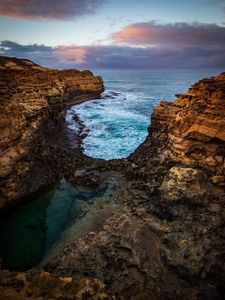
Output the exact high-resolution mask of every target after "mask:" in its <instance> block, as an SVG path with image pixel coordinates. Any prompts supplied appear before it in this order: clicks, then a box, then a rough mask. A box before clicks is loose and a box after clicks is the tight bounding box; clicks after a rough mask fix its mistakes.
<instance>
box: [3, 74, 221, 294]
mask: <svg viewBox="0 0 225 300" xmlns="http://www.w3.org/2000/svg"><path fill="white" fill-rule="evenodd" d="M54 72H55V71H54ZM224 101H225V75H224V73H223V74H221V75H219V76H217V77H214V78H210V79H204V80H201V81H200V82H198V83H197V84H195V85H194V86H193V87H192V88H191V89H190V90H189V91H188V92H187V93H186V94H183V95H178V96H177V99H176V100H175V102H173V103H169V102H161V103H160V104H159V105H157V106H156V107H155V109H154V112H153V114H152V122H151V126H150V128H149V135H148V137H147V138H146V140H145V142H144V143H143V144H142V145H140V147H139V148H138V149H137V150H136V151H135V152H134V153H133V154H132V155H130V157H128V158H127V159H123V160H112V161H100V160H86V159H85V160H84V163H83V164H80V165H78V164H72V165H71V169H72V171H70V172H69V174H67V175H68V176H67V178H68V179H70V181H71V182H72V183H74V184H78V185H84V186H88V187H92V188H93V187H96V186H98V184H99V183H101V182H102V181H103V179H104V178H106V176H110V174H111V173H112V172H113V176H114V177H115V178H119V179H118V180H119V181H120V182H123V184H122V185H121V191H120V193H119V195H117V197H114V198H113V201H109V202H107V203H105V204H104V203H103V202H101V205H99V211H98V210H96V205H93V209H92V208H91V206H90V207H89V210H88V212H87V213H86V215H85V216H86V217H87V218H88V215H91V222H92V223H91V222H90V223H89V226H90V230H89V232H88V233H87V231H85V230H86V229H87V226H86V225H87V222H83V223H85V224H84V227H82V226H80V227H79V237H77V236H76V235H74V236H72V237H73V238H72V237H71V236H70V239H69V240H68V243H67V244H66V245H65V246H63V249H59V251H57V249H56V250H55V252H54V255H49V256H48V258H47V259H45V260H44V261H42V263H41V265H40V266H41V268H42V271H43V270H44V271H45V272H48V274H49V276H50V277H49V278H51V277H52V276H53V277H54V278H56V280H59V279H60V278H78V277H79V278H83V279H82V280H85V278H92V280H96V284H97V286H96V289H97V290H101V288H103V290H104V288H105V287H106V290H107V293H108V294H109V295H113V296H112V299H116V300H127V299H132V300H141V299H143V300H144V299H146V300H147V299H166V300H167V299H168V300H174V299H177V300H182V299H183V300H187V299H188V300H203V299H207V300H214V299H218V300H222V299H225V296H224V295H225V263H224V255H225V250H224V249H225V221H224V220H225V187H224V120H225V107H224V105H225V102H224ZM48 118H49V116H48ZM53 124H54V126H55V123H54V122H53ZM54 126H53V127H52V128H54ZM52 130H53V129H52ZM52 132H54V130H53V131H52ZM41 137H43V135H41ZM55 143H56V145H58V142H57V141H55ZM57 151H59V153H60V155H61V153H64V155H66V157H67V159H68V157H69V156H68V155H67V154H65V152H60V151H62V149H61V148H57ZM42 155H43V154H42ZM73 159H74V157H73V158H72V159H69V160H70V161H71V162H73ZM80 159H81V160H82V159H84V156H82V154H81V155H80ZM42 168H43V165H42ZM48 172H49V170H48ZM115 208H116V209H115ZM105 212H107V213H105ZM109 212H110V213H109ZM84 220H85V219H84ZM79 222H80V224H81V223H82V219H80V221H79ZM91 224H92V225H91ZM84 232H85V233H84ZM82 233H83V234H82ZM40 266H39V267H40ZM42 271H41V270H38V269H37V268H35V269H34V274H37V275H30V280H31V281H30V287H31V290H32V289H33V283H34V282H36V281H35V279H34V278H36V277H35V276H38V278H39V276H40V277H42V276H43V275H42V274H43V273H42ZM4 272H6V271H1V273H2V274H3V275H2V276H3V277H2V278H3V279H1V282H0V286H1V289H2V291H3V292H4V293H6V292H8V291H10V293H12V295H13V296H11V298H10V297H8V299H15V297H14V295H15V294H13V293H17V292H18V291H17V288H18V287H17V286H16V285H14V283H15V278H17V277H18V276H22V277H24V276H25V277H26V276H27V275H28V274H30V272H31V271H28V272H27V273H19V275H18V274H14V273H7V274H8V275H7V276H6V275H5V274H6V273H4ZM35 272H37V273H35ZM1 273H0V274H1ZM44 274H45V273H44ZM5 277H6V278H7V280H5V281H4V278H5ZM73 282H74V281H73ZM103 283H104V287H103V286H102V284H103ZM74 284H75V282H74ZM38 286H39V285H38ZM73 288H74V285H73V284H72V285H70V287H68V293H70V290H72V289H73ZM42 289H43V290H45V288H41V290H42ZM59 289H60V290H61V285H59ZM79 289H81V287H80V286H79ZM62 290H63V287H62ZM35 295H36V294H35ZM73 295H74V296H71V297H70V294H68V297H67V295H66V296H65V299H79V298H77V296H76V293H74V294H73ZM13 297H14V298H13ZM51 297H52V298H53V299H55V298H56V299H57V297H56V296H54V294H51ZM88 297H89V298H88ZM105 297H107V295H105ZM25 299H26V298H25ZM27 299H29V298H28V297H27ZM31 299H32V298H31ZM47 299H48V298H47ZM82 299H92V298H91V297H90V296H86V298H85V296H84V297H83V298H82ZM97 299H98V298H97ZM100 299H101V298H100ZM106 299H107V298H106ZM109 299H110V298H109Z"/></svg>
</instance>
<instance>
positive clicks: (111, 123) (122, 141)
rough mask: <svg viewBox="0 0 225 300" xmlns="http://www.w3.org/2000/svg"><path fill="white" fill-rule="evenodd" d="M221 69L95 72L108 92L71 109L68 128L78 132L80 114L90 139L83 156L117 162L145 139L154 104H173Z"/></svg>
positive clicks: (87, 139)
mask: <svg viewBox="0 0 225 300" xmlns="http://www.w3.org/2000/svg"><path fill="white" fill-rule="evenodd" d="M219 73H221V70H199V71H192V70H127V69H126V70H95V71H94V74H95V75H99V76H102V78H103V80H104V85H105V92H104V93H103V94H102V96H101V98H99V99H94V100H90V101H88V102H84V103H81V104H79V105H75V106H72V107H71V108H70V109H69V110H68V111H67V114H66V123H67V126H68V127H69V128H70V129H72V130H74V131H77V130H78V127H77V124H76V123H75V121H74V119H73V115H74V114H77V115H78V116H79V118H80V120H81V121H82V122H83V123H84V125H85V130H86V131H87V136H86V138H85V139H84V141H83V147H84V153H85V154H86V155H88V156H91V157H94V158H102V159H106V160H109V159H118V158H125V157H127V156H129V155H130V154H131V153H132V152H133V151H134V150H135V149H136V148H137V147H138V146H139V145H140V144H141V143H142V142H143V141H144V140H145V138H146V136H147V134H148V131H147V129H148V127H149V125H150V116H151V113H152V110H153V107H154V105H156V104H157V103H159V102H160V101H162V100H167V101H173V100H174V99H175V95H176V94H179V93H184V92H186V91H187V90H188V88H190V87H191V85H192V84H194V83H195V82H197V81H199V80H200V79H202V78H206V77H211V76H215V75H217V74H219Z"/></svg>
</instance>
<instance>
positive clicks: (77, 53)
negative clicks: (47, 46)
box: [56, 45, 87, 65]
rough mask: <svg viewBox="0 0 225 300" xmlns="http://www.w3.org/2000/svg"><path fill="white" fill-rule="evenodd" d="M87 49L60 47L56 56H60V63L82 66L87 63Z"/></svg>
mask: <svg viewBox="0 0 225 300" xmlns="http://www.w3.org/2000/svg"><path fill="white" fill-rule="evenodd" d="M86 54H87V48H85V47H81V46H76V45H69V46H59V47H57V49H56V56H58V58H59V60H60V63H61V64H63V63H68V62H71V63H72V64H77V65H82V64H84V63H85V61H86Z"/></svg>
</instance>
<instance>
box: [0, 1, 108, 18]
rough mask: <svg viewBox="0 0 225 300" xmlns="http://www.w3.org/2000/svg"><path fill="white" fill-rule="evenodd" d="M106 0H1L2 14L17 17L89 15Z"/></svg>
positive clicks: (0, 9) (0, 11)
mask: <svg viewBox="0 0 225 300" xmlns="http://www.w3.org/2000/svg"><path fill="white" fill-rule="evenodd" d="M104 1H105V0H93V1H89V0H29V1H27V0H0V15H1V16H6V17H11V18H17V19H71V18H74V17H78V16H83V15H89V14H92V13H94V12H95V10H96V9H97V8H98V7H99V6H100V5H101V4H103V2H104Z"/></svg>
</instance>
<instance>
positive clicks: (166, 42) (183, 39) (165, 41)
mask: <svg viewBox="0 0 225 300" xmlns="http://www.w3.org/2000/svg"><path fill="white" fill-rule="evenodd" d="M113 38H114V42H115V43H118V44H129V45H147V46H155V47H165V46H166V47H170V48H183V47H192V46H209V45H210V46H211V47H214V46H216V45H218V44H219V45H221V44H225V43H224V42H223V41H225V27H220V26H217V25H215V24H199V23H196V24H195V23H194V24H187V23H175V24H165V25H162V24H156V23H154V22H149V23H136V24H131V25H129V26H127V27H125V28H123V29H122V30H121V31H119V32H117V33H115V34H114V36H113Z"/></svg>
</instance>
